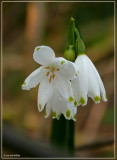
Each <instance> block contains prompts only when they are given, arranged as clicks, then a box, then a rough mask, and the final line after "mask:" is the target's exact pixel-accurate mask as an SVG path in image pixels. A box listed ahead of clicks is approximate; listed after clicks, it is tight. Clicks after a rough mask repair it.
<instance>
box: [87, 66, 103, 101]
mask: <svg viewBox="0 0 117 160" xmlns="http://www.w3.org/2000/svg"><path fill="white" fill-rule="evenodd" d="M87 64H88V66H87V67H88V74H89V76H88V96H89V97H90V98H92V99H93V100H94V102H95V103H99V102H100V87H99V83H98V79H97V77H96V76H95V73H94V71H93V69H92V67H91V66H90V65H89V63H87Z"/></svg>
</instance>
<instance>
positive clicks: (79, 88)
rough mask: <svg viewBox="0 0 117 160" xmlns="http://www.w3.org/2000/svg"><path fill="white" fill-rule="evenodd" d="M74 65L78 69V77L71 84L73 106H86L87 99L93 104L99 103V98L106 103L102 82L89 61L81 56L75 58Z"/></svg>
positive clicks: (84, 56) (83, 55)
mask: <svg viewBox="0 0 117 160" xmlns="http://www.w3.org/2000/svg"><path fill="white" fill-rule="evenodd" d="M75 64H76V65H77V66H78V67H79V76H78V77H77V78H76V79H74V80H72V82H71V83H72V89H73V93H74V97H75V100H76V101H75V105H76V106H77V105H80V104H81V105H83V106H84V105H86V104H87V97H90V98H92V99H93V100H94V102H95V103H100V96H102V99H103V100H104V101H107V98H106V92H105V88H104V85H103V82H102V80H101V78H100V75H99V73H98V71H97V69H96V68H95V66H94V65H93V63H92V62H91V60H90V59H89V58H88V57H87V56H86V55H85V54H82V55H79V56H78V57H77V59H76V61H75Z"/></svg>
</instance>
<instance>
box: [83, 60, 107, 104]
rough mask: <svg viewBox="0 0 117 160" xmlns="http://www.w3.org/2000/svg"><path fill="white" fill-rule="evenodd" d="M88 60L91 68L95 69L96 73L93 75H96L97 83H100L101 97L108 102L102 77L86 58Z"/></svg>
mask: <svg viewBox="0 0 117 160" xmlns="http://www.w3.org/2000/svg"><path fill="white" fill-rule="evenodd" d="M86 59H87V61H88V63H89V65H90V67H91V68H92V69H93V71H94V72H93V73H94V74H95V77H96V79H97V81H98V84H99V87H100V94H101V96H102V99H103V101H105V102H106V101H107V98H106V91H105V88H104V85H103V82H102V80H101V78H100V75H99V73H98V71H97V69H96V68H95V66H94V64H93V63H92V62H91V60H90V59H89V58H88V57H86Z"/></svg>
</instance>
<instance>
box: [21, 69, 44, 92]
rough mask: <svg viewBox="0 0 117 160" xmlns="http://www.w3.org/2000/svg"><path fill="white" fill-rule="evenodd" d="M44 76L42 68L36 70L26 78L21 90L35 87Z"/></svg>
mask: <svg viewBox="0 0 117 160" xmlns="http://www.w3.org/2000/svg"><path fill="white" fill-rule="evenodd" d="M44 74H45V73H44V72H43V70H42V67H40V68H38V69H36V70H35V71H34V72H32V73H31V74H30V75H29V76H28V77H27V78H26V80H25V81H24V83H23V85H22V89H24V90H29V89H31V88H34V87H36V86H37V85H38V84H39V82H40V80H41V79H42V77H43V75H44Z"/></svg>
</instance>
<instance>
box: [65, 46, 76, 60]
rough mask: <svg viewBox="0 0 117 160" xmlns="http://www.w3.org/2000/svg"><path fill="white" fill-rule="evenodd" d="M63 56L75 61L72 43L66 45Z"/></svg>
mask: <svg viewBox="0 0 117 160" xmlns="http://www.w3.org/2000/svg"><path fill="white" fill-rule="evenodd" d="M64 58H65V59H67V60H69V61H72V62H74V61H75V48H74V46H73V45H69V46H67V47H66V49H65V52H64Z"/></svg>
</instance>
